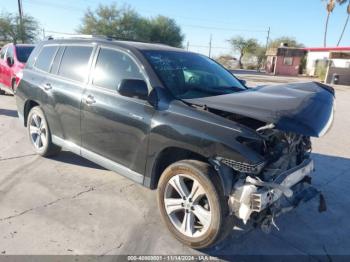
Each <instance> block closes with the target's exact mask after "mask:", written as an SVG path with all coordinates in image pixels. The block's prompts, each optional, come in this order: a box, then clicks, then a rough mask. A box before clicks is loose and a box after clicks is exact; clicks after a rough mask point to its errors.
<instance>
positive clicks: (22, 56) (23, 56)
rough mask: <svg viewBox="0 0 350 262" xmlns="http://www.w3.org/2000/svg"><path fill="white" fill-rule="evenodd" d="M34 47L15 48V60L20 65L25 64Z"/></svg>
mask: <svg viewBox="0 0 350 262" xmlns="http://www.w3.org/2000/svg"><path fill="white" fill-rule="evenodd" d="M33 49H34V46H16V54H17V59H18V61H20V62H21V63H26V62H27V60H28V58H29V56H30V53H31V52H32V51H33Z"/></svg>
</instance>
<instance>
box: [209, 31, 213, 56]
mask: <svg viewBox="0 0 350 262" xmlns="http://www.w3.org/2000/svg"><path fill="white" fill-rule="evenodd" d="M212 40H213V35H212V34H210V40H209V58H211V44H212Z"/></svg>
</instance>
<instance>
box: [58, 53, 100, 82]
mask: <svg viewBox="0 0 350 262" xmlns="http://www.w3.org/2000/svg"><path fill="white" fill-rule="evenodd" d="M92 50H93V48H92V47H91V46H67V47H66V49H65V50H64V54H63V57H62V60H61V64H60V68H59V70H58V75H60V76H62V77H65V78H69V79H71V80H75V81H79V82H84V80H85V78H86V76H87V75H88V70H89V67H88V66H89V61H90V57H91V54H92Z"/></svg>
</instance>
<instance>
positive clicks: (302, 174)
mask: <svg viewBox="0 0 350 262" xmlns="http://www.w3.org/2000/svg"><path fill="white" fill-rule="evenodd" d="M313 171H314V162H313V160H312V159H306V160H305V161H304V162H303V163H301V164H300V165H298V166H296V167H294V168H292V169H289V170H287V171H286V172H284V173H282V174H280V175H279V176H278V177H277V178H276V180H275V181H274V183H264V182H261V181H256V180H253V179H248V181H249V182H250V183H252V184H255V185H256V186H262V187H263V188H261V189H259V190H258V191H257V192H256V193H253V194H252V196H251V205H252V206H251V208H252V210H253V211H255V212H261V211H262V210H264V209H265V208H266V207H268V206H270V205H272V204H273V203H274V202H276V201H277V200H278V199H280V198H281V197H282V196H283V195H284V196H285V197H286V198H292V197H293V195H295V193H294V191H295V189H294V190H293V186H294V185H297V184H298V183H300V182H301V181H303V180H311V179H308V177H309V175H311V173H312V172H313ZM309 182H311V181H309Z"/></svg>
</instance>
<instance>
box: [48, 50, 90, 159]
mask: <svg viewBox="0 0 350 262" xmlns="http://www.w3.org/2000/svg"><path fill="white" fill-rule="evenodd" d="M93 50H94V46H93V45H64V46H59V48H57V51H56V54H55V58H54V60H53V63H52V65H51V66H50V73H49V74H47V76H46V79H45V81H44V83H43V87H44V90H45V93H44V95H43V101H44V103H43V104H44V108H45V110H44V111H45V113H47V114H48V119H49V125H50V128H51V132H52V134H53V135H54V136H58V137H59V138H62V139H64V140H66V141H69V142H73V143H74V144H76V145H79V146H80V145H81V137H80V106H81V99H82V92H83V90H84V88H85V87H86V84H87V80H88V71H89V69H90V64H91V57H92V54H93ZM76 153H79V152H76Z"/></svg>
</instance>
